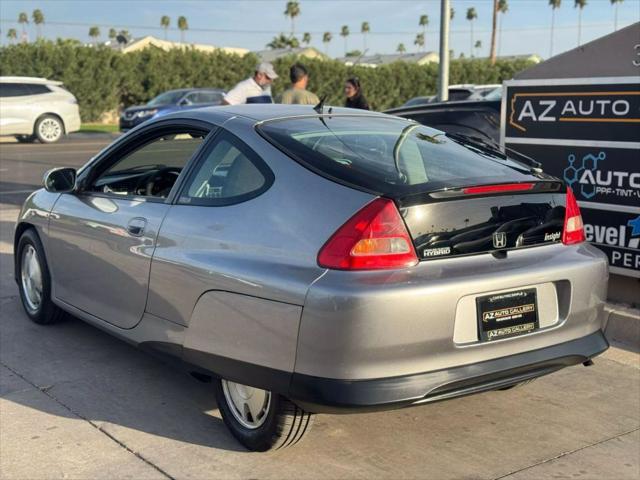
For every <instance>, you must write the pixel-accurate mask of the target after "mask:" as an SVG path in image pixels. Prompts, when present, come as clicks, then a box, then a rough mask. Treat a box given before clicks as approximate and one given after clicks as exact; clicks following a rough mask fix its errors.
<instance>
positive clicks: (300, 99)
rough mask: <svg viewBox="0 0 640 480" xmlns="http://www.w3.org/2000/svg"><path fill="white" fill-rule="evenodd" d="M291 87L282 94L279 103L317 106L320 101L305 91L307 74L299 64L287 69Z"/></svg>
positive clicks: (307, 80)
mask: <svg viewBox="0 0 640 480" xmlns="http://www.w3.org/2000/svg"><path fill="white" fill-rule="evenodd" d="M289 78H290V79H291V87H289V88H288V89H286V90H285V91H284V92H282V95H281V96H280V99H279V103H297V104H301V105H317V104H318V103H320V99H319V98H318V96H317V95H316V94H315V93H312V92H310V91H308V90H307V84H308V83H309V72H308V71H307V69H306V67H305V66H304V65H302V64H301V63H295V64H293V65H291V68H290V69H289Z"/></svg>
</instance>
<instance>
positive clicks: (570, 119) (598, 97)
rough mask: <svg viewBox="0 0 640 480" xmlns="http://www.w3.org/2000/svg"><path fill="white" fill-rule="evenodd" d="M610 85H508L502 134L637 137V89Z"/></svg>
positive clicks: (639, 91)
mask: <svg viewBox="0 0 640 480" xmlns="http://www.w3.org/2000/svg"><path fill="white" fill-rule="evenodd" d="M612 87H613V86H612V85H573V86H565V85H562V86H556V87H547V88H545V87H537V88H535V89H532V88H528V87H519V88H518V87H512V88H510V89H509V98H508V102H507V116H506V117H507V118H506V120H507V121H506V132H505V133H506V136H507V137H516V138H518V137H519V138H547V139H548V138H557V139H584V140H598V139H602V140H607V141H637V139H638V133H637V132H638V129H640V89H639V88H638V85H633V84H627V85H615V87H614V88H612ZM603 126H606V128H604V129H603V128H602V127H603Z"/></svg>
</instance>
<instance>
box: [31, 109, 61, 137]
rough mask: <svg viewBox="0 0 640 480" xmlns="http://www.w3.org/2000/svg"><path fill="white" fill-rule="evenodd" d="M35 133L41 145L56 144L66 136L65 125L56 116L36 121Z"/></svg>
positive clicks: (46, 116) (44, 116)
mask: <svg viewBox="0 0 640 480" xmlns="http://www.w3.org/2000/svg"><path fill="white" fill-rule="evenodd" d="M33 133H34V135H35V136H36V137H37V139H38V140H40V142H41V143H55V142H57V141H58V140H60V139H61V138H62V135H64V124H63V123H62V120H60V119H59V118H58V117H56V116H55V115H43V116H41V117H40V118H39V119H38V120H37V121H36V125H35V128H34V132H33Z"/></svg>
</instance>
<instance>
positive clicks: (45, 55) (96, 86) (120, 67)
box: [0, 40, 530, 121]
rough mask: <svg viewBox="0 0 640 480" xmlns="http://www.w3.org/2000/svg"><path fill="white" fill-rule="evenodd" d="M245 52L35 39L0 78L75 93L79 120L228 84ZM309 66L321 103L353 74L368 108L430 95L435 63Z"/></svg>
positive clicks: (513, 68) (2, 51) (243, 72)
mask: <svg viewBox="0 0 640 480" xmlns="http://www.w3.org/2000/svg"><path fill="white" fill-rule="evenodd" d="M295 60H296V59H295V57H293V56H291V57H283V58H280V59H278V60H277V61H276V62H275V68H276V71H277V72H278V73H279V74H280V76H281V79H279V80H278V81H276V83H275V85H274V86H273V92H274V95H277V94H278V93H280V92H281V91H282V90H283V89H284V88H286V86H287V81H288V69H289V66H290V65H291V64H292V63H294V62H295ZM257 61H258V59H257V58H256V57H255V56H254V55H253V54H249V55H245V56H243V57H240V56H238V55H232V54H227V53H223V52H213V53H205V52H200V51H197V50H194V49H188V50H178V49H175V50H171V51H169V52H165V51H163V50H160V49H157V48H153V47H151V48H147V49H145V50H142V51H137V52H132V53H127V54H122V53H121V52H120V51H117V50H113V49H111V48H108V47H103V46H99V47H95V46H86V45H82V44H80V43H79V42H77V41H74V40H58V41H56V42H51V41H45V40H39V41H37V42H35V43H30V44H17V45H9V46H5V47H2V48H0V75H24V76H37V77H47V78H50V79H53V80H61V81H62V82H64V84H65V86H66V87H67V88H68V89H69V90H70V91H71V92H73V94H74V95H75V96H76V97H77V99H78V103H79V105H80V112H81V116H82V119H83V121H95V120H97V119H98V118H100V116H101V114H102V113H104V112H107V111H110V110H114V109H117V108H123V107H127V106H129V105H133V104H139V103H145V102H147V101H148V100H150V99H151V98H153V97H155V96H156V95H158V94H160V93H161V92H163V91H165V90H170V89H173V88H183V87H219V88H225V89H229V88H231V87H232V86H233V85H234V84H235V83H237V82H238V81H240V80H242V79H243V78H246V77H248V76H249V75H251V73H252V72H253V68H254V67H255V65H256V63H257ZM301 61H302V62H303V63H304V64H305V65H306V66H307V68H308V69H309V73H310V77H311V81H310V84H309V89H310V90H312V91H313V92H315V93H317V94H318V96H320V97H322V96H324V95H326V96H327V104H331V105H342V104H343V102H344V98H343V94H342V88H343V82H344V80H345V79H346V78H348V77H349V76H352V75H356V76H358V77H359V78H360V80H361V82H362V85H363V88H364V93H365V95H366V97H367V99H368V100H369V103H370V105H371V107H372V108H373V109H376V110H384V109H386V108H391V107H395V106H398V105H402V103H404V102H405V101H406V100H408V99H409V98H412V97H415V96H419V95H433V94H435V91H436V81H437V78H438V66H437V64H429V65H423V66H420V65H415V64H408V63H404V62H396V63H393V64H389V65H383V66H380V67H377V68H369V67H362V66H353V67H347V66H345V65H344V64H342V63H340V62H338V61H335V60H320V59H301ZM529 66H530V63H529V62H527V61H522V60H516V61H498V62H497V63H496V65H495V66H493V67H492V66H491V65H490V64H489V62H488V61H486V60H465V59H460V60H452V61H451V66H450V83H452V84H456V83H501V82H502V80H505V79H509V78H512V77H513V75H514V74H515V73H517V72H518V71H520V70H523V69H525V68H527V67H529Z"/></svg>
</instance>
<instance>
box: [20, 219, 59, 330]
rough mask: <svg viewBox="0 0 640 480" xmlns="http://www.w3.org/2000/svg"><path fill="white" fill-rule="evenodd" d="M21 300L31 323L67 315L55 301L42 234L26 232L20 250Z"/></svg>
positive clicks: (48, 321)
mask: <svg viewBox="0 0 640 480" xmlns="http://www.w3.org/2000/svg"><path fill="white" fill-rule="evenodd" d="M17 254H18V261H17V268H18V271H17V273H18V286H19V290H20V299H21V300H22V306H23V307H24V310H25V312H26V313H27V315H28V316H29V318H30V319H31V320H33V321H34V322H35V323H39V324H43V325H46V324H50V323H55V322H57V321H59V320H60V319H61V318H62V317H63V315H64V312H63V311H62V310H61V309H60V308H58V307H57V306H56V305H54V303H53V302H52V301H51V277H50V276H49V268H48V267H47V261H46V259H45V256H44V249H43V248H42V243H40V238H38V234H37V233H36V231H35V230H33V229H31V228H30V229H28V230H26V231H25V232H24V233H23V234H22V236H21V237H20V241H19V242H18V248H17Z"/></svg>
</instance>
